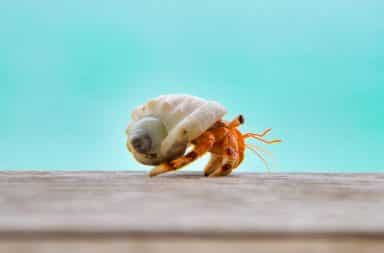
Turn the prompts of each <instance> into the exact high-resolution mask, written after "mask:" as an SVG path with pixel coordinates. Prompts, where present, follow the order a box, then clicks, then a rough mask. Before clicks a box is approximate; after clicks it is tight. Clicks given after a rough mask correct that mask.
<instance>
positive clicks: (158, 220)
mask: <svg viewBox="0 0 384 253" xmlns="http://www.w3.org/2000/svg"><path fill="white" fill-rule="evenodd" d="M383 240H384V174H235V175H233V176H230V177H224V178H205V177H202V176H200V175H199V174H197V173H193V172H187V173H181V172H178V173H174V174H169V175H165V176H160V177H156V178H148V177H147V176H146V174H145V173H144V172H0V252H3V251H4V252H53V251H52V250H53V249H55V250H54V252H73V250H72V249H76V248H77V249H79V248H80V249H81V251H77V252H105V251H107V250H109V251H111V252H112V251H115V252H127V250H128V251H132V252H179V251H180V249H183V252H200V250H210V251H211V252H212V250H213V252H216V251H217V252H218V251H220V252H234V251H238V250H240V249H241V250H242V252H257V251H255V249H259V250H261V251H260V252H266V251H268V252H337V251H338V252H339V251H340V250H342V251H344V250H345V252H377V251H379V252H384V241H383ZM231 249H232V250H231ZM234 249H237V250H234ZM68 250H69V251H68ZM317 250H319V251H317ZM356 250H358V251H356Z"/></svg>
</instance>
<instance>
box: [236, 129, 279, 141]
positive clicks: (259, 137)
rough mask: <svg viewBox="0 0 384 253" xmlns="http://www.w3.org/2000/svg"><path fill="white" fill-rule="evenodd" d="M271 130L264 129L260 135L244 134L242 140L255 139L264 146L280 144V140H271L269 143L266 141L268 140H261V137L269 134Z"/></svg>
mask: <svg viewBox="0 0 384 253" xmlns="http://www.w3.org/2000/svg"><path fill="white" fill-rule="evenodd" d="M271 130H272V128H267V129H265V130H264V131H263V132H261V133H258V134H255V133H246V134H244V135H243V137H244V138H253V139H256V140H259V141H261V142H263V143H265V144H274V143H280V142H282V140H280V139H276V140H271V141H268V140H265V139H263V138H262V137H264V136H265V135H267V134H268V133H269V132H271Z"/></svg>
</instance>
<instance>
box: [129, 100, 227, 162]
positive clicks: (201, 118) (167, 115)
mask: <svg viewBox="0 0 384 253" xmlns="http://www.w3.org/2000/svg"><path fill="white" fill-rule="evenodd" d="M225 113H226V109H225V108H224V107H223V106H222V105H220V104H219V103H217V102H215V101H208V100H205V99H202V98H198V97H195V96H190V95H179V94H171V95H163V96H159V97H157V98H154V99H151V100H150V101H148V102H147V103H146V104H144V105H141V106H139V107H137V108H136V109H135V110H134V111H133V112H132V119H133V123H134V122H137V121H139V120H141V119H143V118H145V117H156V118H158V119H160V120H161V122H162V123H163V124H164V126H165V128H166V130H167V135H166V137H165V138H164V140H163V141H162V143H161V147H160V151H159V152H160V154H159V155H160V156H161V157H163V158H164V159H168V158H169V154H172V153H173V152H172V149H174V148H175V147H176V146H180V144H183V143H189V142H190V141H191V140H193V139H195V138H197V137H198V136H200V135H201V134H202V133H203V132H204V131H206V130H207V129H208V128H210V127H211V126H212V125H213V124H214V123H215V122H216V121H218V120H220V119H221V118H222V117H223V116H224V115H225Z"/></svg>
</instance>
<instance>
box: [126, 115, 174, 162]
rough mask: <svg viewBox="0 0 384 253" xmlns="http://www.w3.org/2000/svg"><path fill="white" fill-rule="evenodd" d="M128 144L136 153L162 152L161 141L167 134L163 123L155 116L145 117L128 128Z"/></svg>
mask: <svg viewBox="0 0 384 253" xmlns="http://www.w3.org/2000/svg"><path fill="white" fill-rule="evenodd" d="M127 134H128V145H129V146H131V148H132V151H133V152H134V153H135V152H136V153H140V154H145V155H150V154H152V155H153V154H156V155H159V154H158V153H159V152H160V146H161V142H162V141H163V139H164V138H165V137H166V135H167V131H166V129H165V127H164V125H163V123H162V122H161V121H160V120H159V119H157V118H155V117H145V118H143V119H141V120H139V121H137V122H135V123H134V124H133V125H131V126H130V127H129V129H128V130H127Z"/></svg>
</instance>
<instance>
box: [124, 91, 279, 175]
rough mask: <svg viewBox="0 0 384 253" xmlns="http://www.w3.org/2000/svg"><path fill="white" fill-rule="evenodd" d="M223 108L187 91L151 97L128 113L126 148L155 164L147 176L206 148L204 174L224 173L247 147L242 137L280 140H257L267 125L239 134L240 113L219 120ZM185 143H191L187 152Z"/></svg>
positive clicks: (180, 164)
mask: <svg viewBox="0 0 384 253" xmlns="http://www.w3.org/2000/svg"><path fill="white" fill-rule="evenodd" d="M225 113H226V110H225V108H224V107H223V106H222V105H220V104H218V103H216V102H214V101H207V100H204V99H201V98H197V97H194V96H189V95H164V96H160V97H158V98H155V99H152V100H150V101H149V102H147V103H146V104H144V105H142V106H139V107H138V108H136V109H135V110H134V111H133V113H132V119H133V122H132V123H130V124H129V126H128V129H127V135H128V140H127V147H128V150H129V151H131V152H132V153H133V155H134V157H135V158H136V160H138V161H139V162H141V163H143V164H147V165H157V166H156V167H155V168H154V169H153V170H152V171H151V172H150V176H156V175H159V174H162V173H165V172H168V171H175V170H177V169H179V168H181V167H184V166H185V165H187V164H189V163H191V162H193V161H194V160H196V159H197V158H199V157H201V156H202V155H204V154H205V153H207V152H209V153H211V159H210V161H209V163H208V164H207V166H206V167H205V169H204V174H205V175H206V176H226V175H229V174H230V173H231V172H232V171H233V170H234V169H235V168H237V167H238V166H239V165H240V164H241V162H242V161H243V159H244V152H245V149H246V147H249V146H247V145H246V143H245V139H246V138H249V137H251V138H255V139H258V140H260V141H262V142H264V143H267V144H272V143H277V142H280V140H274V141H266V140H264V139H262V137H263V136H264V135H266V134H267V133H268V132H269V131H270V129H267V130H265V131H264V132H263V133H261V134H253V133H247V134H242V133H241V132H240V131H239V130H238V127H239V126H240V125H241V124H243V123H244V117H243V116H242V115H239V116H237V117H236V118H235V119H234V120H232V121H231V122H226V121H224V120H223V119H222V117H223V116H224V115H225ZM189 146H193V148H192V150H191V151H189V152H187V153H186V151H187V149H188V147H189ZM253 151H255V152H256V153H257V151H256V150H254V149H253ZM185 153H186V154H185ZM257 154H258V155H259V157H260V158H262V157H261V156H260V154H259V153H257ZM262 159H263V158H262ZM263 161H264V159H263Z"/></svg>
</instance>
